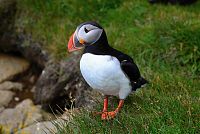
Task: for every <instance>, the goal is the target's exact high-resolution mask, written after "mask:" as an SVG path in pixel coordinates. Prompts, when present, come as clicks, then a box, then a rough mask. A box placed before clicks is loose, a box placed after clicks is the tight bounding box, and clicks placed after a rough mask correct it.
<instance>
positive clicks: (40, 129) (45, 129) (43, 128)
mask: <svg viewBox="0 0 200 134" xmlns="http://www.w3.org/2000/svg"><path fill="white" fill-rule="evenodd" d="M55 123H56V124H58V125H61V126H63V127H64V125H62V124H64V121H63V120H62V119H57V120H54V121H45V122H38V123H36V124H33V125H31V126H28V127H26V128H24V129H22V130H21V131H18V132H19V133H28V134H51V133H56V132H57V129H56V127H55Z"/></svg>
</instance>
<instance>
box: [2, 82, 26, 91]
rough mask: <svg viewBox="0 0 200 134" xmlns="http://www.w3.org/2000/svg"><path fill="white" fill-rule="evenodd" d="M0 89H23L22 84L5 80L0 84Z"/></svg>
mask: <svg viewBox="0 0 200 134" xmlns="http://www.w3.org/2000/svg"><path fill="white" fill-rule="evenodd" d="M0 90H15V91H22V90H23V84H21V83H18V82H11V81H5V82H3V83H1V84H0Z"/></svg>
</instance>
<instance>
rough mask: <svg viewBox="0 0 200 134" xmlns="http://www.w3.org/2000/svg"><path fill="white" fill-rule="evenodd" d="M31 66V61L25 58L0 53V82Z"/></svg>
mask: <svg viewBox="0 0 200 134" xmlns="http://www.w3.org/2000/svg"><path fill="white" fill-rule="evenodd" d="M29 66H30V63H29V62H28V61H27V60H25V59H23V58H18V57H14V56H10V55H5V54H0V67H1V68H0V83H1V82H3V81H5V80H11V79H12V78H13V77H14V76H16V75H18V74H21V73H23V72H25V71H26V70H27V69H28V68H29Z"/></svg>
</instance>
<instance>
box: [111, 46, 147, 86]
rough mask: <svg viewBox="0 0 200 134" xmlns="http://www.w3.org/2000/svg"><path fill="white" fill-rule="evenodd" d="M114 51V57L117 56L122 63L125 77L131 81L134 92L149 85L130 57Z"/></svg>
mask: <svg viewBox="0 0 200 134" xmlns="http://www.w3.org/2000/svg"><path fill="white" fill-rule="evenodd" d="M112 51H113V53H112V56H115V57H116V58H117V59H118V60H119V61H120V64H121V69H122V70H123V72H124V73H125V75H126V76H127V77H128V78H129V79H130V81H131V85H132V88H133V89H132V90H136V89H137V88H140V87H141V86H142V85H144V84H146V83H148V81H147V80H145V79H144V78H143V77H141V75H140V71H139V68H138V67H137V65H136V64H135V63H134V61H133V59H132V58H131V57H130V56H128V55H126V54H123V53H122V52H120V51H117V50H115V49H114V50H112Z"/></svg>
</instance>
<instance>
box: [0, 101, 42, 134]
mask: <svg viewBox="0 0 200 134" xmlns="http://www.w3.org/2000/svg"><path fill="white" fill-rule="evenodd" d="M41 120H42V115H41V109H40V108H39V107H37V106H35V105H33V102H32V101H31V100H30V99H26V100H24V101H22V102H21V103H19V104H18V105H17V106H16V107H15V108H7V109H5V110H4V111H3V112H1V114H0V126H2V128H3V131H5V132H7V133H11V132H16V131H18V130H20V129H23V128H24V127H27V126H29V125H31V124H34V123H35V122H38V121H41Z"/></svg>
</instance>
